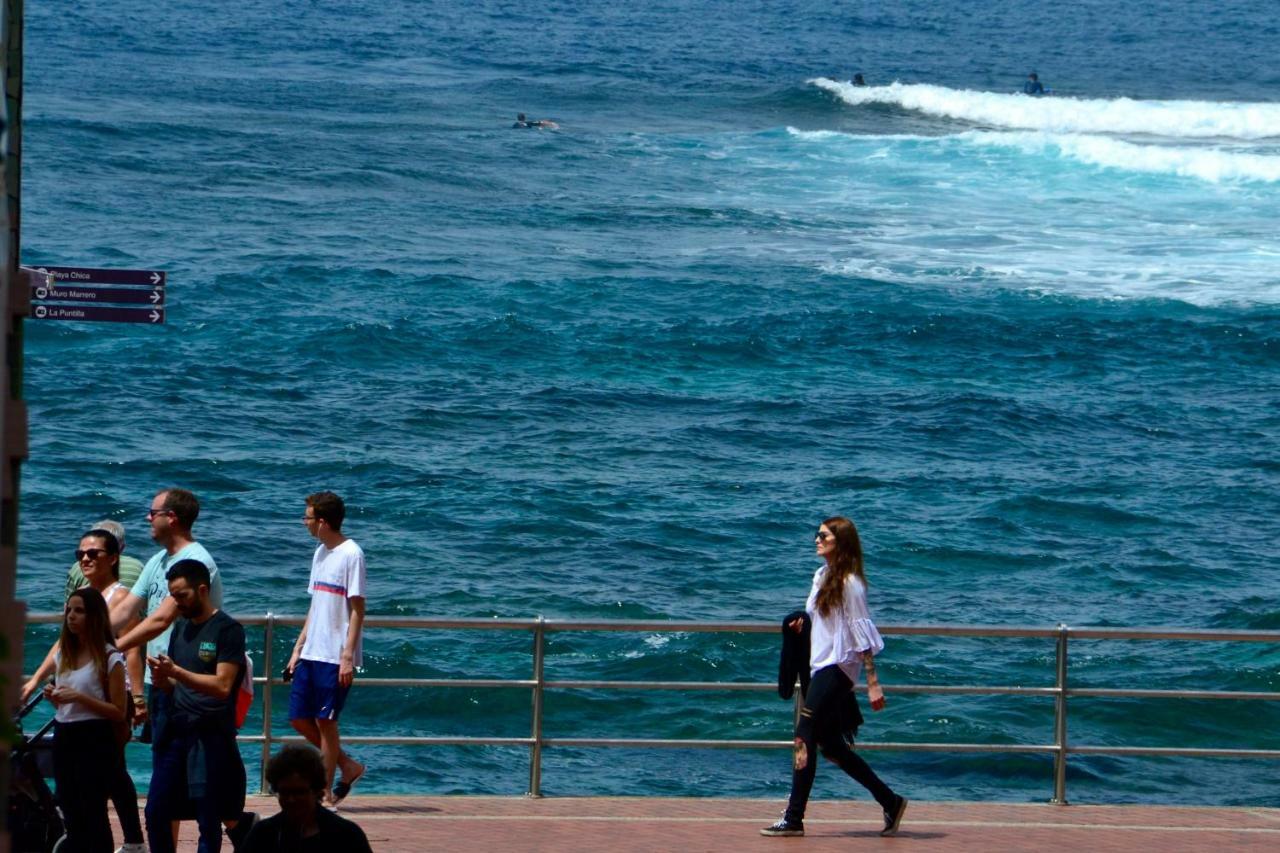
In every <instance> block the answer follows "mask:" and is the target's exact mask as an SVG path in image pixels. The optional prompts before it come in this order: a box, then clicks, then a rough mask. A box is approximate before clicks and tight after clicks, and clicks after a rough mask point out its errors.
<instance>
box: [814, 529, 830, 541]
mask: <svg viewBox="0 0 1280 853" xmlns="http://www.w3.org/2000/svg"><path fill="white" fill-rule="evenodd" d="M813 538H814V539H817V540H818V541H819V542H826V541H827V540H828V539H830V538H831V534H830V533H828V532H827V531H825V530H819V531H818V532H817V533H815V534H813Z"/></svg>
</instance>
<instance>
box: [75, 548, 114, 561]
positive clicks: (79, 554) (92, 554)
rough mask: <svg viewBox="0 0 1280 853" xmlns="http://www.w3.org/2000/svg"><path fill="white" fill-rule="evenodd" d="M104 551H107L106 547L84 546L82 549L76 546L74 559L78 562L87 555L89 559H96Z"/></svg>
mask: <svg viewBox="0 0 1280 853" xmlns="http://www.w3.org/2000/svg"><path fill="white" fill-rule="evenodd" d="M105 553H107V549H106V548H85V549H84V550H83V551H81V550H80V549H79V548H77V549H76V561H77V562H78V561H80V560H83V559H84V558H85V557H88V558H89V559H90V560H96V559H98V558H99V557H101V556H102V555H103V554H105Z"/></svg>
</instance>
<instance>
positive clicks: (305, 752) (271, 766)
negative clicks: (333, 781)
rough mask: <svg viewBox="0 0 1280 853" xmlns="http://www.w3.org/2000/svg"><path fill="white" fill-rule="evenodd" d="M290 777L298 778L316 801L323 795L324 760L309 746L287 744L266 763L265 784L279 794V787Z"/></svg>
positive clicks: (318, 752)
mask: <svg viewBox="0 0 1280 853" xmlns="http://www.w3.org/2000/svg"><path fill="white" fill-rule="evenodd" d="M290 776H297V777H299V778H300V779H301V780H302V781H303V782H304V783H306V786H307V788H308V790H310V791H311V793H312V794H313V795H314V797H315V799H316V801H319V800H320V798H321V797H322V796H323V795H324V779H325V777H324V759H322V758H321V757H320V751H319V750H318V749H316V748H315V747H314V746H311V745H310V744H289V745H288V746H286V747H285V748H284V749H282V750H280V751H279V752H277V753H276V754H275V755H273V756H271V760H270V761H268V762H267V784H268V785H270V786H271V790H272V791H273V792H276V793H279V790H280V785H281V783H282V782H284V781H285V780H286V779H288V778H289V777H290Z"/></svg>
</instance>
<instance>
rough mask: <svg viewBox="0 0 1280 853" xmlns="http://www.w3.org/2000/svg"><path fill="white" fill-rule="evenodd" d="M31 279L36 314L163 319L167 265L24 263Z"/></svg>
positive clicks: (54, 317)
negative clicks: (129, 267) (124, 266)
mask: <svg viewBox="0 0 1280 853" xmlns="http://www.w3.org/2000/svg"><path fill="white" fill-rule="evenodd" d="M23 269H25V270H26V271H27V274H28V275H29V276H30V280H31V302H32V305H31V317H32V319H35V320H93V321H105V322H109V323H163V322H164V285H165V274H164V272H163V271H162V270H108V269H98V268H96V267H23Z"/></svg>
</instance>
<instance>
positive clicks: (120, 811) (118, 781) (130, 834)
mask: <svg viewBox="0 0 1280 853" xmlns="http://www.w3.org/2000/svg"><path fill="white" fill-rule="evenodd" d="M76 562H77V563H79V565H80V571H81V573H83V574H84V579H85V586H84V587H82V589H93V590H94V591H96V592H97V593H98V594H99V595H101V596H102V598H103V600H104V601H105V602H106V604H107V609H108V612H110V608H111V604H112V602H113V601H116V600H117V599H118V598H119V596H121V595H124V594H125V593H127V592H128V591H129V590H128V587H126V586H125V585H124V584H122V583H120V543H119V540H118V539H116V537H115V534H114V533H112V532H110V531H109V530H103V529H101V528H95V529H93V530H90V531H89V532H88V533H86V534H84V535H83V536H82V537H80V547H79V548H77V549H76ZM74 594H75V593H74V592H72V593H71V595H74ZM71 595H68V596H67V601H68V603H69V602H70V601H71ZM137 621H138V620H137V617H136V616H135V617H134V618H133V620H132V621H131V623H130V624H129V625H128V626H127V627H126V630H128V628H132V627H133V626H134V625H135V624H137ZM57 652H58V643H54V645H53V647H52V648H51V649H49V654H48V655H46V656H45V659H44V663H42V664H41V665H40V668H39V669H37V670H36V674H35V675H33V676H31V678H30V679H29V680H28V681H27V683H26V684H25V685H23V688H22V695H23V701H25V700H26V698H27V697H30V696H31V694H32V693H34V692H35V691H36V689H37V688H38V687H39V685H40V683H41V682H42V681H44V679H46V678H48V677H49V676H50V675H51V674H53V671H54V667H55V665H56V655H57ZM141 684H142V650H141V649H140V648H139V649H131V650H130V651H129V653H128V654H127V656H126V670H125V686H126V687H127V688H129V689H132V687H133V685H139V686H140V685H141ZM136 701H137V697H135V702H136ZM112 742H113V743H114V742H116V740H115V737H114V733H113V736H112ZM119 751H120V761H119V762H118V764H117V766H116V769H115V771H114V774H113V776H112V778H111V780H110V794H111V802H112V804H113V805H114V806H115V810H116V816H117V817H118V818H119V819H120V829H121V831H122V832H123V833H124V846H123V847H121V848H120V851H121V853H143V851H145V850H146V843H145V839H144V836H143V834H142V820H141V818H139V816H138V790H137V788H136V787H135V786H134V784H133V777H132V776H130V775H129V768H128V766H127V765H126V764H125V760H124V744H123V743H121V744H120V745H119Z"/></svg>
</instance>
